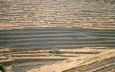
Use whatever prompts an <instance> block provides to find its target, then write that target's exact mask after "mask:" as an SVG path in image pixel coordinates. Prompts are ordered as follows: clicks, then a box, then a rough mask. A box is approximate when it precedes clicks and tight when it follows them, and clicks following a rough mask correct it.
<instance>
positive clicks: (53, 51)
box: [48, 49, 64, 54]
mask: <svg viewBox="0 0 115 72" xmlns="http://www.w3.org/2000/svg"><path fill="white" fill-rule="evenodd" d="M48 53H56V54H64V52H63V51H59V50H56V49H53V50H50V51H48Z"/></svg>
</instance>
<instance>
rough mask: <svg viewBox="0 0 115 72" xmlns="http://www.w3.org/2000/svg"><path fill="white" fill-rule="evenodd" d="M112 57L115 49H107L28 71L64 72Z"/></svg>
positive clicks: (114, 54) (114, 55)
mask: <svg viewBox="0 0 115 72" xmlns="http://www.w3.org/2000/svg"><path fill="white" fill-rule="evenodd" d="M112 57H113V58H114V57H115V50H107V51H104V52H102V53H100V54H96V55H83V56H80V57H78V58H77V57H76V58H69V59H68V60H65V61H61V62H56V63H54V64H50V65H45V66H42V67H40V68H33V69H30V70H28V71H27V72H64V71H68V70H71V69H73V68H76V67H80V66H83V65H89V64H92V63H95V62H99V61H103V60H105V59H109V58H112ZM113 62H114V61H113ZM113 65H115V63H113Z"/></svg>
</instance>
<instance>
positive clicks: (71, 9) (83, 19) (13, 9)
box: [0, 0, 115, 29]
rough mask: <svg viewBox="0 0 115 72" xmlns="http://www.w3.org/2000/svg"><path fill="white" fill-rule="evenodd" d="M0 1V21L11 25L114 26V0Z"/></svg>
mask: <svg viewBox="0 0 115 72" xmlns="http://www.w3.org/2000/svg"><path fill="white" fill-rule="evenodd" d="M2 2H3V1H2V0H0V3H1V4H0V23H2V24H6V25H11V26H12V25H13V26H14V27H31V26H32V27H36V26H37V27H55V26H66V27H82V28H98V29H108V28H109V29H114V27H115V1H114V0H11V1H9V0H7V1H6V2H5V3H2Z"/></svg>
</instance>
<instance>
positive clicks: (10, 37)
mask: <svg viewBox="0 0 115 72" xmlns="http://www.w3.org/2000/svg"><path fill="white" fill-rule="evenodd" d="M0 46H1V47H6V48H11V50H12V56H13V58H14V59H15V61H16V63H25V62H36V63H33V65H32V67H35V66H36V65H39V66H41V65H44V64H49V63H52V62H55V61H60V60H65V59H68V58H71V57H79V56H81V55H95V54H98V53H101V52H103V51H106V50H109V49H114V48H115V31H114V30H88V29H80V28H64V27H59V28H58V27H56V28H55V27H54V28H37V29H32V28H30V29H23V30H3V31H0ZM52 49H57V50H59V51H63V52H64V54H51V53H48V51H50V50H52ZM46 61H48V62H46ZM27 65H28V64H27ZM29 65H30V64H29ZM21 66H26V65H24V64H20V65H16V67H20V68H21V70H22V72H24V70H25V69H28V67H27V68H25V69H24V70H23V69H22V67H21ZM16 67H15V68H16ZM15 68H13V69H14V70H15ZM20 68H19V69H20ZM29 68H31V67H29ZM15 71H16V70H15ZM16 72H17V71H16Z"/></svg>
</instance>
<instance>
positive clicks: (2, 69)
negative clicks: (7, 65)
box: [0, 64, 5, 72]
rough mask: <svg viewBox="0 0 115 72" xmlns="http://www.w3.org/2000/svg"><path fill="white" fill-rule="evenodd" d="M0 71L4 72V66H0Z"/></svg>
mask: <svg viewBox="0 0 115 72" xmlns="http://www.w3.org/2000/svg"><path fill="white" fill-rule="evenodd" d="M0 71H1V72H5V70H4V66H3V65H1V64H0Z"/></svg>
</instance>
